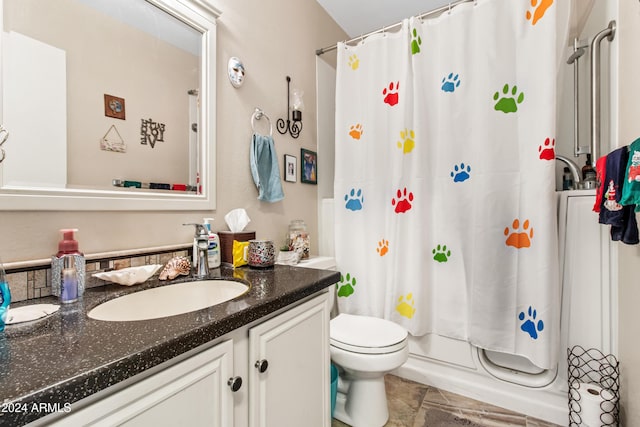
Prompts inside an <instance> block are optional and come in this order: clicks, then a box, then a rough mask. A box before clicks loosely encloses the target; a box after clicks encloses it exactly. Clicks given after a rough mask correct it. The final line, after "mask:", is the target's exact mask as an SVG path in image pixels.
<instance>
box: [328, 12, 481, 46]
mask: <svg viewBox="0 0 640 427" xmlns="http://www.w3.org/2000/svg"><path fill="white" fill-rule="evenodd" d="M470 2H475V3H477V2H478V0H457V1H450V2H449V4H448V5H446V6H441V7H439V8H437V9H433V10H430V11H429V12H424V13H421V14H420V15H418V16H417V18H418V19H422V18H427V17H429V16H433V15H438V14H440V13H442V12H446V11H450V10H451V8H452V7H454V6H457V5H459V4H462V3H470ZM400 25H402V22H396V23H395V24H393V25H389V26H387V27H382V28H380V29H379V30H375V31H371V32H370V33H367V34H363V35H361V36H358V37H354V38H352V39H351V40H347V41H345V44H349V43H352V42H354V41H356V40H362V39H364V38H365V37H369V36H371V35H373V34H378V33H384V32H385V31H387V30H389V29H392V28H395V27H398V26H400ZM337 48H338V44H337V43H336V44H334V45H332V46H328V47H323V48H321V49H316V55H322V54H324V53H327V52H331V51H332V50H335V49H337Z"/></svg>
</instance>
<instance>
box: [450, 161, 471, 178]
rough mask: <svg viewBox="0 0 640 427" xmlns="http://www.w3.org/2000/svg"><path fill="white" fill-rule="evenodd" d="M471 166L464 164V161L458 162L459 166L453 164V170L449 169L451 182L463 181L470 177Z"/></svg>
mask: <svg viewBox="0 0 640 427" xmlns="http://www.w3.org/2000/svg"><path fill="white" fill-rule="evenodd" d="M470 173H471V166H469V165H466V166H465V164H464V163H460V166H458V165H455V166H454V167H453V170H452V171H451V178H453V182H464V181H466V180H468V179H469V178H471V175H470Z"/></svg>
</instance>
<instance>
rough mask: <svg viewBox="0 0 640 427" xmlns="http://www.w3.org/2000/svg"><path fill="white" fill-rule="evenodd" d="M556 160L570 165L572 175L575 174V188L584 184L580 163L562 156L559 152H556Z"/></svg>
mask: <svg viewBox="0 0 640 427" xmlns="http://www.w3.org/2000/svg"><path fill="white" fill-rule="evenodd" d="M556 160H560V161H561V162H563V163H565V164H566V165H567V166H568V167H569V170H570V171H571V175H573V182H574V186H575V188H576V189H578V188H580V187H581V186H582V176H581V171H580V168H578V165H577V164H576V163H575V162H574V161H573V160H571V159H570V158H568V157H565V156H561V155H559V154H556Z"/></svg>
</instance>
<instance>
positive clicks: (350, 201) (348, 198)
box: [344, 188, 364, 211]
mask: <svg viewBox="0 0 640 427" xmlns="http://www.w3.org/2000/svg"><path fill="white" fill-rule="evenodd" d="M344 201H345V202H346V204H345V206H344V207H345V208H347V209H349V210H350V211H359V210H360V209H362V204H363V203H364V196H363V195H362V190H361V189H358V191H356V189H355V188H352V189H351V191H350V192H349V194H345V195H344Z"/></svg>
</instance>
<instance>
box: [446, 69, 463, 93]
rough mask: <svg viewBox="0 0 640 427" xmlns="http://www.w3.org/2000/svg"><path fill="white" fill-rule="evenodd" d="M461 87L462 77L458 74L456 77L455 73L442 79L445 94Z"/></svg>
mask: <svg viewBox="0 0 640 427" xmlns="http://www.w3.org/2000/svg"><path fill="white" fill-rule="evenodd" d="M459 86H460V76H458V75H457V74H456V75H455V76H454V75H453V73H449V75H448V76H445V77H443V78H442V87H441V89H442V90H443V92H453V91H455V90H456V89H457V88H458V87H459Z"/></svg>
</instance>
